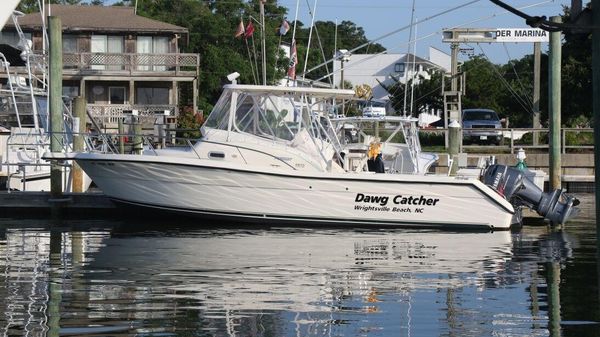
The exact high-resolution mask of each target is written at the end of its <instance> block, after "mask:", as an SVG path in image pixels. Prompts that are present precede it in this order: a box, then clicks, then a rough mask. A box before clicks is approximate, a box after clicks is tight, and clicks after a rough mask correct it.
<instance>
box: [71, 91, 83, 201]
mask: <svg viewBox="0 0 600 337" xmlns="http://www.w3.org/2000/svg"><path fill="white" fill-rule="evenodd" d="M86 108H87V107H86V102H85V98H83V97H75V100H74V102H73V109H74V111H73V112H74V115H75V118H77V120H78V121H79V123H74V124H75V125H73V129H74V130H73V131H74V132H75V134H74V136H73V151H75V152H82V151H83V150H84V133H85V125H86V118H87V116H86V111H85V110H86ZM75 127H77V130H75ZM71 170H73V174H72V176H73V192H83V170H82V169H81V167H79V165H77V163H76V162H75V161H73V166H72V167H71Z"/></svg>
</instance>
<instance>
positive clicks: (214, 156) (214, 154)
mask: <svg viewBox="0 0 600 337" xmlns="http://www.w3.org/2000/svg"><path fill="white" fill-rule="evenodd" d="M208 157H209V158H211V159H225V153H223V152H212V151H211V152H209V153H208Z"/></svg>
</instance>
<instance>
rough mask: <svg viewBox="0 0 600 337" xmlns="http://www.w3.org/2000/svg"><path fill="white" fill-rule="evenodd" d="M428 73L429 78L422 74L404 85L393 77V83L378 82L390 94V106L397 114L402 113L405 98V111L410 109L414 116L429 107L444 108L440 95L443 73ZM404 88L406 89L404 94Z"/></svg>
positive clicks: (428, 109) (427, 109)
mask: <svg viewBox="0 0 600 337" xmlns="http://www.w3.org/2000/svg"><path fill="white" fill-rule="evenodd" d="M428 75H429V78H426V77H425V76H423V75H419V76H418V77H416V78H411V79H409V80H408V81H407V84H406V85H404V84H403V83H401V82H400V79H399V78H393V77H392V79H393V80H394V81H395V83H394V84H393V85H390V86H386V85H383V83H380V84H382V86H383V87H384V88H385V89H386V90H387V92H388V93H389V94H390V101H391V102H392V107H393V108H394V110H396V111H397V113H398V114H403V110H404V106H405V104H404V101H405V98H406V112H407V113H410V111H412V112H413V115H414V116H417V115H418V114H419V113H421V112H428V111H430V110H431V109H433V110H436V111H438V110H442V109H443V108H444V99H443V96H442V95H441V92H442V78H443V76H444V74H443V73H442V72H441V71H433V70H430V71H428ZM413 83H414V84H413ZM405 90H408V91H407V92H406V95H405ZM411 92H412V93H411ZM411 96H412V97H411ZM411 107H412V109H411Z"/></svg>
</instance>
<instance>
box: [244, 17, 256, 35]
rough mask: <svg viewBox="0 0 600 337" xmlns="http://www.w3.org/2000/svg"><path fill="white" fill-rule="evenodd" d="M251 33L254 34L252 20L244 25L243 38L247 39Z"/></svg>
mask: <svg viewBox="0 0 600 337" xmlns="http://www.w3.org/2000/svg"><path fill="white" fill-rule="evenodd" d="M252 34H254V25H253V24H252V21H250V22H248V25H247V26H246V34H244V38H246V39H247V38H249V37H252Z"/></svg>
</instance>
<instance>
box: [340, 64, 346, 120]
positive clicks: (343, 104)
mask: <svg viewBox="0 0 600 337" xmlns="http://www.w3.org/2000/svg"><path fill="white" fill-rule="evenodd" d="M340 78H341V81H340V88H342V89H344V56H342V58H341V59H340ZM342 114H344V116H345V115H346V100H345V99H342Z"/></svg>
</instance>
